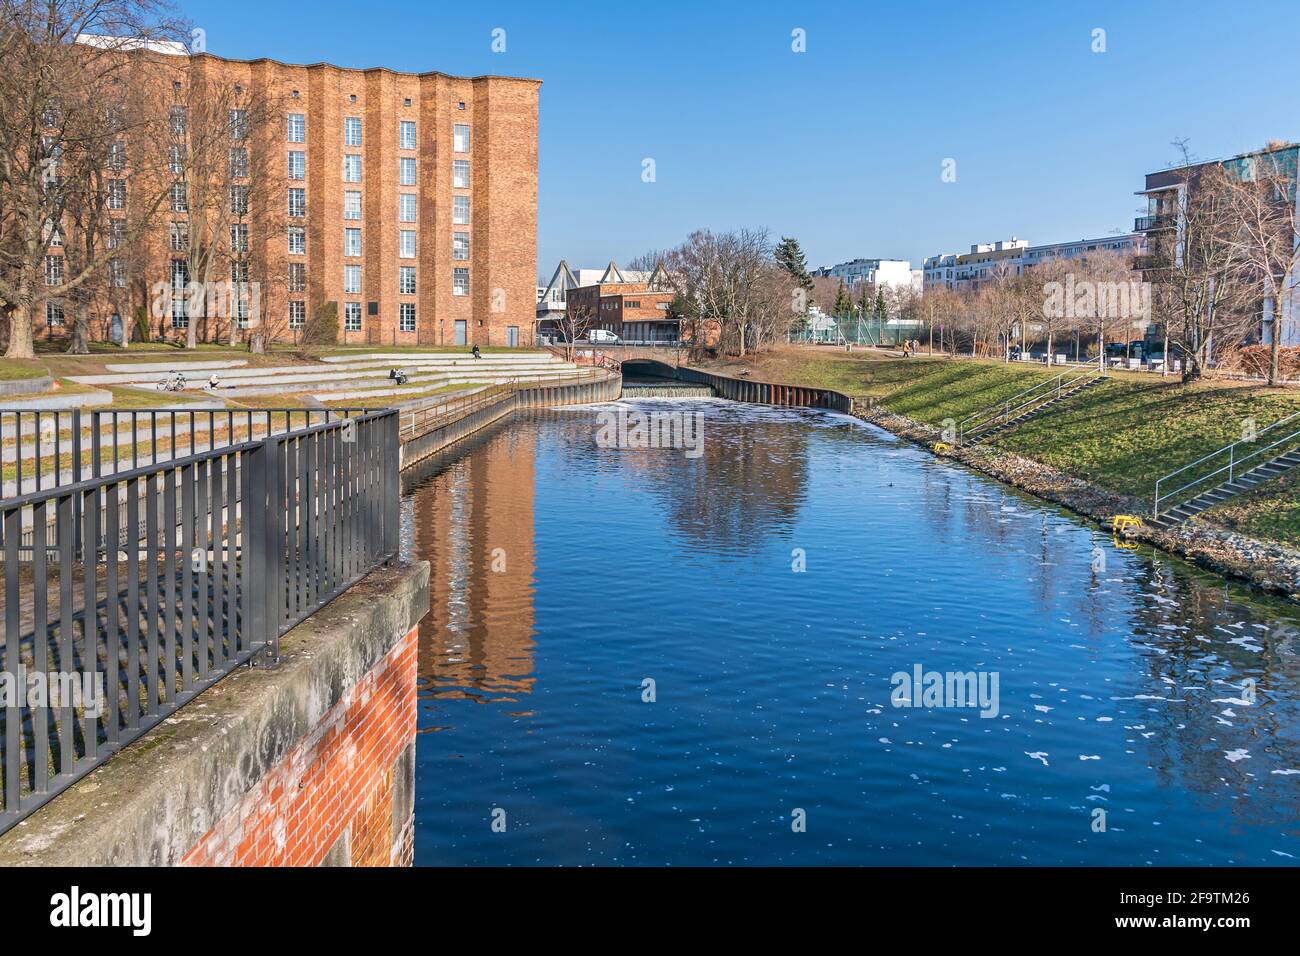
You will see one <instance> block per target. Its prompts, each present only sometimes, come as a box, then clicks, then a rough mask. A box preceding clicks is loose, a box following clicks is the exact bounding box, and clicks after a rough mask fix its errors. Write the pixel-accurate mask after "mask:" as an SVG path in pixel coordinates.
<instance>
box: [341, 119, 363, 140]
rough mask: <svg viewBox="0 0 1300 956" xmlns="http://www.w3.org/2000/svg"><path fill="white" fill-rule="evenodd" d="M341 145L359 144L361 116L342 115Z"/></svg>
mask: <svg viewBox="0 0 1300 956" xmlns="http://www.w3.org/2000/svg"><path fill="white" fill-rule="evenodd" d="M343 145H344V146H360V145H361V117H359V116H345V117H343Z"/></svg>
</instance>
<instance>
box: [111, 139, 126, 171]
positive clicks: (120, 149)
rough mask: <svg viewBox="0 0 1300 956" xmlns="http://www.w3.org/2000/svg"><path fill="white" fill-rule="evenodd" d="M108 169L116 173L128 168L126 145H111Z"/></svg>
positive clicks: (120, 143)
mask: <svg viewBox="0 0 1300 956" xmlns="http://www.w3.org/2000/svg"><path fill="white" fill-rule="evenodd" d="M108 168H109V169H112V170H115V171H119V170H122V169H124V168H126V143H123V142H120V141H119V142H115V143H111V144H109V147H108Z"/></svg>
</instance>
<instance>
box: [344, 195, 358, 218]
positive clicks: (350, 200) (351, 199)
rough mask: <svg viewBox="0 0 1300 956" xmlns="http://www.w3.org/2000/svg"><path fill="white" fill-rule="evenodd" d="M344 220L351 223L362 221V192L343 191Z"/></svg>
mask: <svg viewBox="0 0 1300 956" xmlns="http://www.w3.org/2000/svg"><path fill="white" fill-rule="evenodd" d="M343 218H344V219H346V220H347V221H349V222H352V221H359V220H360V219H361V191H360V190H359V189H345V190H343Z"/></svg>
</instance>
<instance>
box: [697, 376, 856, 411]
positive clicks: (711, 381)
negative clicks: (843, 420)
mask: <svg viewBox="0 0 1300 956" xmlns="http://www.w3.org/2000/svg"><path fill="white" fill-rule="evenodd" d="M676 373H677V378H678V379H680V380H681V381H683V382H695V383H697V384H700V385H708V386H710V387H711V388H712V389H713V391H714V393H715V394H717V395H718V396H720V397H721V398H730V399H732V400H734V401H737V402H753V403H755V404H759V405H794V406H799V407H803V408H829V409H832V410H834V411H837V412H843V413H844V414H846V415H850V414H852V413H853V399H852V398H850V397H849V396H848V395H845V394H844V393H843V392H837V391H835V390H834V389H830V388H806V387H804V386H801V385H780V384H776V383H773V382H755V381H751V380H749V379H744V378H732V377H731V376H729V375H718V374H715V373H713V372H705V371H703V370H701V369H697V368H688V367H686V366H683V367H681V368H679V369H677V370H676Z"/></svg>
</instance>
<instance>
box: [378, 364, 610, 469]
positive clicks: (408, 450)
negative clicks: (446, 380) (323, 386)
mask: <svg viewBox="0 0 1300 956" xmlns="http://www.w3.org/2000/svg"><path fill="white" fill-rule="evenodd" d="M622 387H623V379H622V377H621V376H619V375H617V374H611V373H608V372H598V374H596V375H593V374H592V373H591V372H582V373H580V374H574V375H572V376H570V377H569V378H568V379H564V380H558V381H554V382H527V381H520V382H514V383H509V384H503V385H494V386H489V387H487V388H484V389H480V390H478V391H475V392H472V393H470V394H468V395H463V396H457V397H455V398H452V399H445V400H442V401H438V400H435V399H430V400H429V401H428V402H427V403H424V404H423V405H422V406H419V407H406V408H403V409H402V410H401V414H402V426H401V436H402V468H408V467H410V466H411V465H414V464H417V463H418V462H421V461H424V460H425V459H426V458H428V457H430V456H431V455H434V454H436V453H437V452H440V451H442V450H443V449H445V448H446V447H448V446H449V445H451V444H454V443H455V442H458V441H460V440H461V439H462V438H465V437H467V436H469V435H472V434H473V433H474V432H476V431H479V430H480V429H482V428H485V427H487V426H488V425H490V424H492V423H493V422H495V421H497V420H498V419H501V418H504V417H505V416H507V415H509V414H511V413H512V412H514V411H515V409H523V408H540V407H544V406H552V405H572V404H581V403H586V402H612V401H615V400H616V399H617V398H618V397H619V394H620V393H621V391H622Z"/></svg>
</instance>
